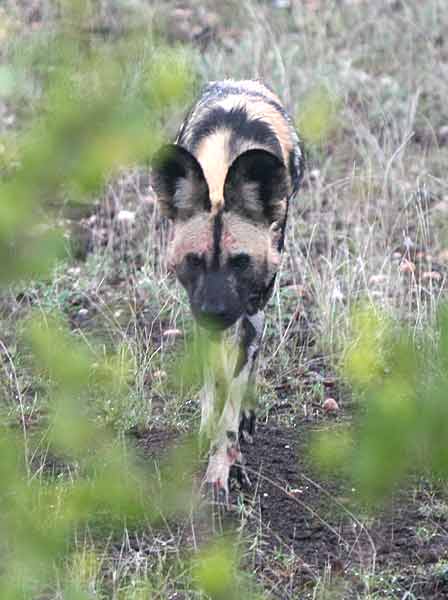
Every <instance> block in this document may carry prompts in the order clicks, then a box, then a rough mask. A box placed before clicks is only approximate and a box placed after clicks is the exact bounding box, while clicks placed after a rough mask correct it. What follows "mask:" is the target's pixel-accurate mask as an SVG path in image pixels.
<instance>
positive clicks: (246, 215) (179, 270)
mask: <svg viewBox="0 0 448 600" xmlns="http://www.w3.org/2000/svg"><path fill="white" fill-rule="evenodd" d="M302 172H303V154H302V151H301V147H300V143H299V139H298V136H297V134H296V132H295V130H294V127H293V125H292V122H291V120H290V118H289V117H288V115H287V113H286V112H285V110H284V108H283V107H282V105H281V102H280V100H279V98H278V97H277V96H276V95H275V94H274V93H273V92H272V91H271V90H269V89H268V88H267V87H266V86H265V85H263V84H262V83H261V82H259V81H232V80H226V81H221V82H213V83H211V84H209V85H208V86H207V87H206V88H205V90H204V91H203V94H202V95H201V97H200V99H199V100H198V102H197V103H196V104H195V105H194V106H193V107H192V109H191V110H190V112H189V114H188V115H187V117H186V119H185V121H184V123H183V124H182V126H181V128H180V131H179V133H178V136H177V139H176V142H175V144H173V145H169V146H166V147H164V148H162V150H161V151H160V152H158V153H157V155H156V158H155V160H154V163H153V184H154V188H155V191H156V193H157V196H158V199H159V204H160V207H161V210H162V213H163V214H164V215H166V216H168V217H169V218H170V219H172V220H173V222H174V233H173V240H172V243H171V246H170V250H169V256H168V261H169V264H170V266H171V267H172V268H173V269H174V270H175V271H176V274H177V277H178V278H179V280H180V282H181V283H182V285H183V286H184V287H185V289H186V291H187V293H188V296H189V300H190V305H191V309H192V312H193V315H194V317H195V319H196V321H197V323H198V324H199V326H200V327H202V328H204V329H205V330H207V331H208V332H209V335H210V337H211V339H213V340H214V343H216V344H221V341H220V340H221V339H222V332H223V331H224V330H225V329H227V328H229V327H230V326H232V325H234V324H235V323H237V322H238V336H239V350H238V354H237V359H236V361H234V363H233V364H231V365H230V368H231V370H232V372H231V376H230V377H229V381H228V383H227V385H226V388H225V398H224V402H223V405H222V406H220V407H218V393H217V392H218V380H217V376H216V373H215V372H214V369H213V368H211V367H210V366H207V365H204V377H205V381H204V387H203V390H202V392H201V405H202V406H201V432H202V433H205V434H206V435H208V437H209V438H210V439H211V442H212V443H211V450H210V458H209V464H208V468H207V472H206V476H205V480H206V482H208V483H210V484H212V487H213V489H214V491H215V494H216V495H217V497H218V498H220V499H224V500H225V501H226V502H227V500H228V478H229V474H230V468H231V467H232V466H237V467H239V469H238V474H239V476H240V477H242V476H244V477H245V478H247V476H246V475H245V472H244V469H243V466H242V455H241V452H240V441H241V440H248V441H250V439H251V436H252V434H253V431H254V425H255V416H254V412H253V410H252V409H253V406H252V400H251V397H252V394H251V393H250V388H251V383H253V381H254V377H255V362H256V358H257V354H258V348H259V345H260V341H261V336H262V332H263V327H264V314H263V312H262V311H263V308H264V306H265V304H266V302H267V301H268V299H269V297H270V295H271V292H272V289H273V286H274V281H275V276H276V272H277V270H278V267H279V264H280V258H281V250H282V248H283V238H284V231H285V224H286V217H287V212H288V202H289V200H290V199H291V197H292V196H293V195H294V194H295V193H296V192H297V190H298V187H299V183H300V180H301V177H302ZM221 348H224V346H223V345H221ZM223 352H225V351H224V350H223ZM225 359H226V357H225V356H223V361H224V362H225ZM221 409H222V410H221ZM219 411H220V412H219ZM218 412H219V414H216V413H218Z"/></svg>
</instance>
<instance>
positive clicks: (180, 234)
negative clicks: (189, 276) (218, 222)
mask: <svg viewBox="0 0 448 600" xmlns="http://www.w3.org/2000/svg"><path fill="white" fill-rule="evenodd" d="M212 227H213V224H212V222H211V220H210V217H209V215H208V214H207V213H202V214H200V215H197V216H196V217H193V218H191V219H189V220H188V221H186V222H184V223H177V224H176V226H175V229H174V237H173V240H172V242H171V244H170V248H169V251H168V265H169V267H170V268H173V267H175V266H176V265H178V264H179V263H180V262H181V261H182V260H183V259H184V257H185V256H186V255H187V254H189V253H190V252H191V253H192V254H198V255H200V256H201V255H207V254H210V253H211V251H212V248H213V229H212Z"/></svg>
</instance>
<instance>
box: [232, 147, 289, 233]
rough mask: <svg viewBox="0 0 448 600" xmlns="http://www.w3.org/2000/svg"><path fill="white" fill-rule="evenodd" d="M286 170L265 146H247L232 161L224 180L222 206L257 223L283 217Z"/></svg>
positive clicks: (286, 193) (271, 221) (280, 219)
mask: <svg viewBox="0 0 448 600" xmlns="http://www.w3.org/2000/svg"><path fill="white" fill-rule="evenodd" d="M287 195H288V174H287V170H286V167H285V165H284V163H283V161H282V160H280V159H279V158H278V157H277V156H275V154H272V153H271V152H268V151H267V150H260V149H257V150H248V151H247V152H243V154H240V156H238V157H237V158H236V159H235V160H234V161H233V163H232V164H231V166H230V168H229V170H228V172H227V176H226V180H225V183H224V209H225V210H226V211H232V212H236V213H238V214H241V215H242V216H244V217H245V218H248V219H250V220H251V221H254V222H257V223H265V224H269V225H271V224H272V223H274V222H276V221H284V219H285V217H286V198H287Z"/></svg>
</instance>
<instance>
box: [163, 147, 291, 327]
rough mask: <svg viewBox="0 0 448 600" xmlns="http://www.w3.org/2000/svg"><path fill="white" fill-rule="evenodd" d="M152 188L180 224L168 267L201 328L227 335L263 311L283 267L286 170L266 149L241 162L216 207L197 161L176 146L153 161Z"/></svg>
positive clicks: (237, 161) (243, 156)
mask: <svg viewBox="0 0 448 600" xmlns="http://www.w3.org/2000/svg"><path fill="white" fill-rule="evenodd" d="M153 185H154V189H155V191H156V194H157V196H158V199H159V204H160V207H161V210H162V213H163V214H164V215H166V216H168V217H169V218H170V219H172V220H173V222H174V237H173V241H172V243H171V247H170V250H169V258H168V260H169V264H170V266H171V267H172V268H173V269H174V270H175V271H176V274H177V276H178V278H179V280H180V282H181V283H182V285H183V286H184V287H185V289H186V290H187V293H188V296H189V300H190V305H191V309H192V312H193V314H194V316H195V318H196V319H197V321H198V322H199V323H200V324H201V325H203V326H205V327H207V328H210V329H216V330H221V329H225V328H227V327H230V326H231V325H233V324H234V323H235V322H236V321H237V319H238V318H239V317H241V316H242V315H243V314H253V313H255V312H256V311H257V310H259V308H262V305H263V304H264V303H265V302H266V300H267V296H268V291H269V288H270V287H272V282H273V279H274V275H275V273H276V271H277V269H278V266H279V263H280V250H281V246H282V242H283V229H284V226H285V220H286V213H287V196H288V185H289V184H288V175H287V170H286V167H285V165H284V164H283V162H282V161H281V160H280V159H279V158H278V157H277V156H275V155H274V154H272V153H270V152H268V151H266V150H261V149H256V150H248V151H246V152H244V153H242V154H240V155H239V156H238V157H237V158H236V159H235V160H234V161H233V163H232V164H231V165H230V167H229V168H228V170H227V173H226V175H225V181H224V185H223V192H222V196H223V198H221V199H220V201H218V202H216V201H212V200H211V198H210V192H209V185H208V183H207V180H206V177H205V175H204V172H203V169H202V168H201V165H200V164H199V162H198V161H197V159H196V158H195V157H194V156H193V154H191V153H190V152H188V151H187V150H186V149H184V148H182V147H181V146H178V145H170V146H166V147H164V148H163V149H162V150H161V151H160V152H159V153H158V154H157V155H156V157H155V159H154V161H153Z"/></svg>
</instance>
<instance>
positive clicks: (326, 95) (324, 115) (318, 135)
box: [296, 85, 340, 148]
mask: <svg viewBox="0 0 448 600" xmlns="http://www.w3.org/2000/svg"><path fill="white" fill-rule="evenodd" d="M339 110H340V102H339V100H338V98H336V97H334V96H333V95H332V94H331V93H330V91H329V90H328V88H327V87H325V86H323V85H320V86H317V87H315V88H314V89H312V90H310V91H309V93H308V94H307V95H306V96H305V98H304V99H303V101H302V102H301V104H300V106H299V107H298V116H297V118H296V126H297V130H298V131H299V132H300V135H301V137H302V138H303V140H304V142H305V144H306V145H307V147H311V148H313V147H314V146H318V145H320V144H323V143H325V142H326V141H327V140H328V138H329V137H330V135H331V134H332V133H333V131H334V130H335V129H336V128H337V125H338V114H339Z"/></svg>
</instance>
